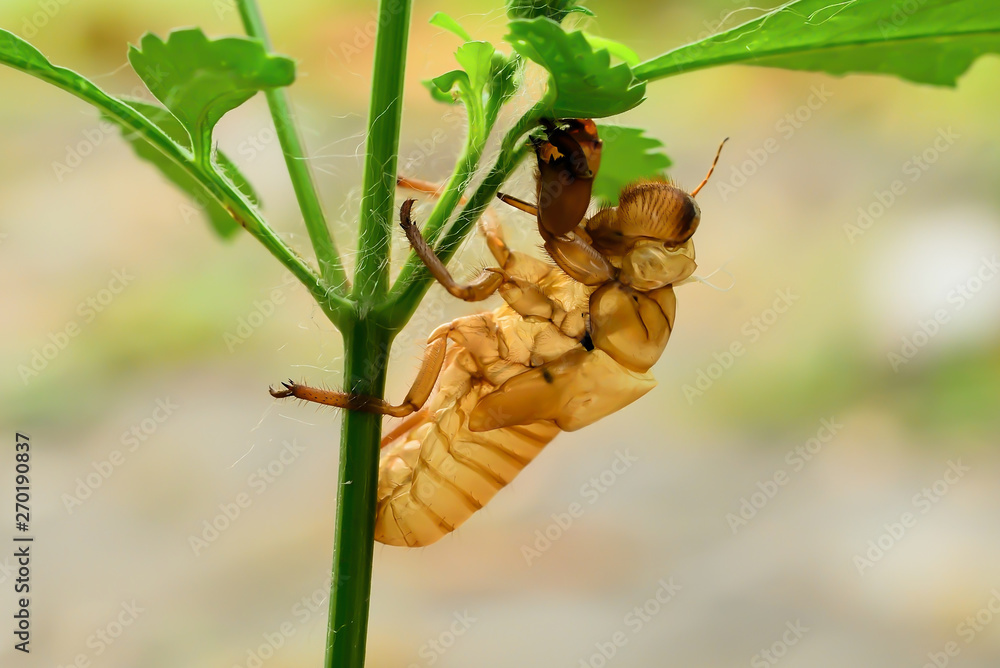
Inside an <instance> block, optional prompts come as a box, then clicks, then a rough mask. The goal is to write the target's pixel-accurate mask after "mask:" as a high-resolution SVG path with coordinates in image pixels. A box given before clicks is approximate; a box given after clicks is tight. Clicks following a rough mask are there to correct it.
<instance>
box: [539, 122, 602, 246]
mask: <svg viewBox="0 0 1000 668" xmlns="http://www.w3.org/2000/svg"><path fill="white" fill-rule="evenodd" d="M544 125H545V129H546V137H545V139H544V140H542V139H540V138H534V139H532V144H533V145H534V147H535V155H536V157H537V158H538V193H537V196H538V200H537V201H538V229H539V232H540V233H541V234H542V236H543V237H545V238H546V239H548V238H552V237H558V236H562V235H565V234H567V233H568V232H571V231H572V230H574V229H576V227H577V226H578V225H579V224H580V223H581V222H582V221H583V219H584V217H585V216H586V215H587V208H588V207H589V206H590V193H591V190H592V189H593V186H594V177H595V176H596V175H597V170H598V168H599V167H600V165H601V144H602V142H601V140H600V138H599V137H598V136H597V125H596V124H595V123H594V121H592V120H591V119H589V118H586V119H580V118H572V119H565V120H562V121H559V122H558V123H554V122H552V121H547V122H545V123H544Z"/></svg>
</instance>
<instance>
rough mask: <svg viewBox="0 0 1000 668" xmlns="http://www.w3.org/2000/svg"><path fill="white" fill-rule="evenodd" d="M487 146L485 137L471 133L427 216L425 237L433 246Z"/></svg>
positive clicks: (467, 185) (424, 230) (470, 179)
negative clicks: (477, 137) (481, 137)
mask: <svg viewBox="0 0 1000 668" xmlns="http://www.w3.org/2000/svg"><path fill="white" fill-rule="evenodd" d="M485 146H486V141H485V139H483V140H481V141H479V140H477V139H476V138H475V137H473V136H472V133H471V132H470V133H469V137H468V140H467V141H466V143H465V148H464V150H463V151H462V155H460V156H459V158H458V161H457V162H456V163H455V170H454V171H453V172H452V174H451V176H450V177H449V178H448V182H447V183H446V184H445V186H444V189H443V190H442V191H441V196H440V197H439V198H438V200H437V202H435V204H434V208H433V209H432V210H431V215H430V216H429V217H428V218H427V223H426V224H425V225H424V229H423V235H424V239H426V240H427V243H428V244H430V245H431V246H433V245H434V244H435V243H436V242H437V240H438V237H440V236H441V230H442V229H443V228H444V224H445V223H447V222H448V218H450V217H451V214H452V212H454V211H455V207H456V206H458V203H459V201H460V200H461V199H462V193H464V192H465V189H466V188H468V187H469V182H470V181H472V175H473V174H474V173H475V171H476V168H477V167H478V166H479V160H480V159H481V158H482V156H483V149H484V148H485Z"/></svg>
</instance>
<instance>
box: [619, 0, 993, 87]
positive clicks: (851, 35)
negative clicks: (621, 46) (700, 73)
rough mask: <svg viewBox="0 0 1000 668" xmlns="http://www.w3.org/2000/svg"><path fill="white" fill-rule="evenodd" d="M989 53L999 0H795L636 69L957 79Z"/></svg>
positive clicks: (642, 74) (647, 72) (646, 72)
mask: <svg viewBox="0 0 1000 668" xmlns="http://www.w3.org/2000/svg"><path fill="white" fill-rule="evenodd" d="M984 53H1000V4H998V3H997V2H996V1H995V0H908V1H907V2H891V1H890V0H854V1H853V2H836V3H831V2H829V0H797V1H795V2H790V3H788V4H785V5H783V6H781V7H779V8H777V9H775V10H773V11H771V12H768V13H767V14H764V15H763V16H761V17H759V18H757V19H754V20H752V21H749V22H748V23H744V24H743V25H740V26H737V27H735V28H732V29H731V30H727V31H725V32H723V33H720V34H718V35H713V36H712V37H709V38H707V39H703V40H701V41H699V42H695V43H694V44H688V45H686V46H682V47H680V48H677V49H674V50H673V51H670V52H668V53H666V54H664V55H662V56H659V57H657V58H653V59H652V60H648V61H646V62H644V63H642V64H641V65H639V66H638V67H636V68H635V75H636V76H637V77H639V78H640V79H644V80H653V79H661V78H663V77H668V76H671V75H674V74H680V73H681V72H690V71H691V70H697V69H702V68H705V67H714V66H717V65H725V64H728V63H740V64H744V65H761V66H765V67H783V68H787V69H793V70H808V71H813V72H827V73H829V74H851V73H872V74H891V75H895V76H898V77H901V78H903V79H908V80H910V81H915V82H918V83H928V84H936V85H941V86H954V85H955V83H956V81H957V80H958V77H959V76H961V75H962V74H963V73H964V72H965V71H966V70H967V69H968V68H969V66H970V65H971V64H972V62H973V61H974V60H975V59H976V58H978V57H979V56H980V55H982V54H984Z"/></svg>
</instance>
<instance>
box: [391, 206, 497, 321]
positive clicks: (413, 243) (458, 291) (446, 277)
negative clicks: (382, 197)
mask: <svg viewBox="0 0 1000 668" xmlns="http://www.w3.org/2000/svg"><path fill="white" fill-rule="evenodd" d="M415 201H416V200H412V199H408V200H406V201H405V202H403V205H402V206H401V207H400V208H399V225H400V227H402V228H403V232H405V233H406V238H407V239H408V240H409V242H410V247H411V248H413V252H414V253H416V254H417V257H419V258H420V260H421V261H422V262H423V263H424V264H425V265H426V266H427V269H428V270H429V271H430V272H431V275H432V276H433V277H434V278H435V279H436V280H437V282H438V283H440V284H441V285H443V286H444V288H445V290H447V291H448V292H449V293H451V294H452V295H453V296H455V297H458V298H459V299H462V300H464V301H467V302H478V301H482V300H484V299H486V298H487V297H489V296H490V295H492V294H493V293H494V292H496V291H497V288H499V287H500V286H501V285H502V284H503V282H504V279H505V274H504V271H503V270H502V269H496V268H490V267H488V268H486V269H485V270H484V271H483V273H482V274H480V275H479V276H478V277H477V278H476V279H474V280H473V281H471V282H470V283H465V284H463V283H459V282H458V281H456V280H455V279H454V278H453V277H452V275H451V273H450V272H449V271H448V268H447V267H446V266H445V265H444V262H442V261H441V258H439V257H438V256H437V254H435V253H434V249H433V248H431V247H430V245H429V244H428V243H427V240H426V239H424V236H423V235H422V234H421V233H420V228H418V227H417V225H416V223H414V222H413V220H412V219H411V218H410V210H411V209H412V208H413V203H414V202H415Z"/></svg>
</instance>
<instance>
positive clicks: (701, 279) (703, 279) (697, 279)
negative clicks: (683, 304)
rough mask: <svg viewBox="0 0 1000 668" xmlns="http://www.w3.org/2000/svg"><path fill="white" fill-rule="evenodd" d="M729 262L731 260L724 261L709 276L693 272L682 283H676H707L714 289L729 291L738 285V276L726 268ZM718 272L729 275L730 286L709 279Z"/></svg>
mask: <svg viewBox="0 0 1000 668" xmlns="http://www.w3.org/2000/svg"><path fill="white" fill-rule="evenodd" d="M727 264H729V260H726V261H725V262H723V263H722V266H720V267H719V268H718V269H716V270H715V271H713V272H712V273H711V274H709V275H708V276H698V275H697V274H692V275H690V276H688V277H687V278H685V279H684V280H683V281H681V282H680V283H675V285H683V284H684V283H701V284H702V285H707V286H708V287H710V288H712V289H713V290H716V291H718V292H729V291H730V290H732V289H733V288H734V287H735V286H736V277H735V276H733V273H732V272H731V271H729V270H728V269H726V265H727ZM718 273H723V274H725V275H726V276H728V277H729V287H726V288H723V287H721V286H718V285H716V284H715V283H712V282H711V281H709V280H708V279H710V278H712V277H713V276H715V275H716V274H718Z"/></svg>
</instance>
